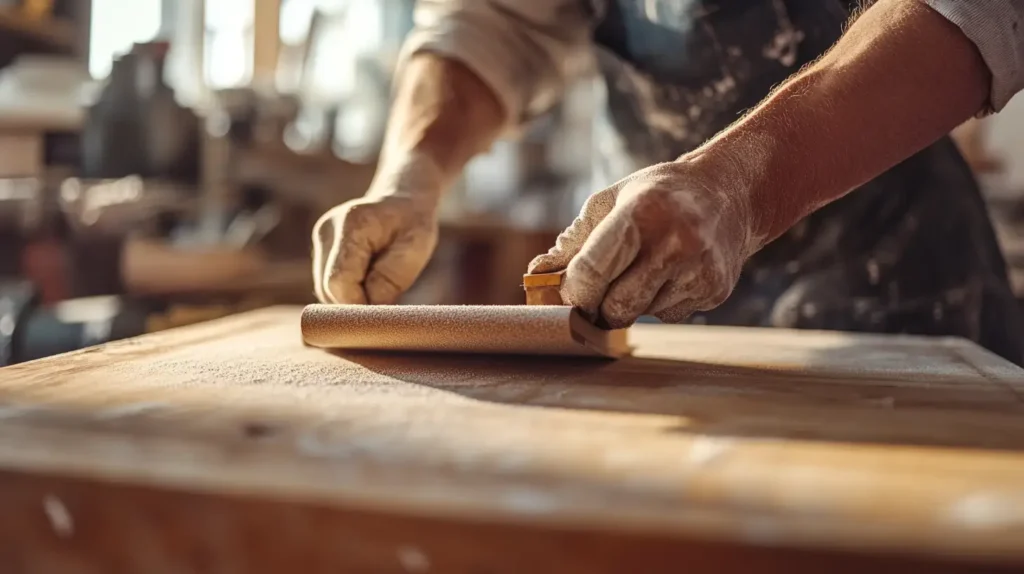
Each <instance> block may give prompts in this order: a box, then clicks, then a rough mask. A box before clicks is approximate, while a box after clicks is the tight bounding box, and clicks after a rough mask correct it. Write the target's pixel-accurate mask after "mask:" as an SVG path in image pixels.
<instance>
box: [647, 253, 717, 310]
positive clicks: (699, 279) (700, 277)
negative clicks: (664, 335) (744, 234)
mask: <svg viewBox="0 0 1024 574" xmlns="http://www.w3.org/2000/svg"><path fill="white" fill-rule="evenodd" d="M726 273H727V269H725V268H724V267H723V266H722V265H721V263H720V262H719V261H716V260H715V257H714V256H713V255H712V254H711V253H707V252H705V253H703V254H701V256H700V257H699V259H697V260H693V261H691V262H690V263H689V264H688V265H687V266H685V267H684V268H683V269H682V270H681V272H680V273H678V274H677V275H676V276H675V277H672V278H670V279H669V280H668V281H666V282H665V285H664V286H663V287H662V288H661V290H660V291H659V293H658V295H657V296H656V297H655V298H654V301H653V302H652V303H651V313H652V314H653V315H654V316H655V317H657V318H658V319H661V320H662V321H664V322H666V323H681V322H682V321H684V320H685V319H686V318H687V317H689V316H690V315H692V314H693V313H694V312H696V311H710V310H711V309H714V308H715V307H717V306H719V305H721V304H722V303H723V302H724V301H725V300H726V299H727V298H728V297H729V295H730V294H731V293H732V286H733V285H734V284H735V281H734V280H731V279H729V278H728V277H727V276H726V275H725V274H726Z"/></svg>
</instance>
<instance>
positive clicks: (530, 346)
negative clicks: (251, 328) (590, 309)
mask: <svg viewBox="0 0 1024 574" xmlns="http://www.w3.org/2000/svg"><path fill="white" fill-rule="evenodd" d="M563 275H564V271H558V272H555V273H545V274H533V275H531V274H527V275H524V276H523V287H524V289H525V290H526V302H527V304H526V305H525V306H524V305H309V306H307V307H306V308H305V310H303V312H302V338H303V341H305V342H306V344H308V345H312V346H314V347H325V348H333V349H348V350H353V349H362V350H390V351H427V352H456V353H494V354H522V355H562V356H602V357H609V358H618V357H622V356H623V355H626V354H628V353H629V344H628V342H627V339H628V337H627V330H626V329H618V330H614V331H608V330H604V329H600V328H598V327H596V326H594V325H593V324H591V323H590V322H589V321H587V320H586V319H585V318H584V317H583V316H582V315H581V314H580V312H579V311H577V310H575V309H573V308H571V307H569V306H565V305H562V298H561V296H560V295H559V294H558V288H559V286H561V284H562V276H563Z"/></svg>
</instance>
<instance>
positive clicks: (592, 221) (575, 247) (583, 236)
mask: <svg viewBox="0 0 1024 574" xmlns="http://www.w3.org/2000/svg"><path fill="white" fill-rule="evenodd" d="M618 189H619V184H616V185H614V186H612V187H609V188H607V189H604V190H602V191H599V192H597V193H595V194H594V195H591V196H590V197H589V198H588V199H587V202H586V203H584V204H583V209H581V210H580V214H579V216H577V217H576V219H575V220H574V221H573V222H572V225H570V226H569V227H567V228H566V229H565V231H563V232H562V233H560V234H559V235H558V239H557V240H556V241H555V246H554V247H552V248H551V249H549V250H548V252H547V253H545V254H543V255H538V256H537V257H535V258H534V259H533V261H531V262H530V264H529V265H528V266H527V268H526V271H527V272H528V273H552V272H554V271H560V270H562V269H565V268H566V267H568V266H569V262H570V261H572V258H573V257H575V256H576V254H577V253H579V252H580V249H582V248H583V245H584V244H585V243H586V242H587V238H589V237H590V234H591V233H593V231H594V229H595V228H596V227H597V226H598V224H599V223H601V222H602V221H603V220H604V218H605V217H607V215H608V214H609V213H611V211H612V208H613V207H615V198H616V196H617V195H618Z"/></svg>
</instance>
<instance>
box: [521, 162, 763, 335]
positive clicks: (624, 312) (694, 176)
mask: <svg viewBox="0 0 1024 574" xmlns="http://www.w3.org/2000/svg"><path fill="white" fill-rule="evenodd" d="M753 228H754V218H753V216H752V213H751V202H750V198H749V197H748V195H747V194H746V192H745V191H744V190H743V189H741V188H735V187H732V188H730V187H726V186H722V185H720V184H715V183H713V182H712V180H711V179H710V178H705V177H702V176H701V175H700V170H699V169H697V168H695V167H694V166H693V165H692V164H691V163H690V162H688V161H687V160H685V159H684V160H680V161H677V162H672V163H664V164H660V165H656V166H653V167H650V168H647V169H645V170H642V171H639V172H637V173H635V174H633V175H632V176H630V177H628V178H626V179H624V180H622V181H620V182H618V183H616V184H615V185H613V186H612V187H610V188H608V189H605V190H604V191H601V192H599V193H597V194H595V195H593V196H591V198H590V199H589V200H588V201H587V203H586V205H584V207H583V211H582V213H581V214H580V216H579V217H578V218H576V221H574V222H573V224H572V225H571V226H570V227H569V228H568V229H566V230H565V231H564V232H562V234H561V235H560V236H559V237H558V241H557V243H556V244H555V246H554V247H553V248H552V249H551V250H550V251H549V252H548V253H546V254H544V255H541V256H539V257H537V258H536V259H534V260H533V262H531V263H530V266H529V271H530V272H531V273H549V272H552V271H558V270H560V269H566V275H565V279H564V280H563V282H562V299H563V300H564V301H565V302H567V303H569V304H571V305H573V306H575V307H578V308H580V309H581V310H583V311H584V312H586V313H589V314H590V315H591V317H592V318H594V319H595V320H597V322H598V323H599V324H601V325H602V326H607V327H609V328H622V327H627V326H629V325H630V324H632V323H633V322H634V321H636V319H637V317H639V316H640V315H645V314H650V315H655V316H656V317H658V318H659V319H661V320H662V321H666V322H672V323H675V322H680V321H682V320H684V319H685V318H686V317H688V316H689V315H690V314H691V313H693V312H694V311H704V310H708V309H712V308H714V307H716V306H718V305H719V304H720V303H722V301H724V300H725V299H726V297H728V296H729V294H730V293H731V292H732V289H733V287H734V286H735V285H736V281H737V280H738V279H739V274H740V270H741V269H742V267H743V263H744V262H745V261H746V259H747V257H749V256H750V255H751V254H752V253H753V251H754V250H756V248H757V247H759V246H760V244H761V243H760V241H759V240H758V238H757V237H755V234H754V232H753Z"/></svg>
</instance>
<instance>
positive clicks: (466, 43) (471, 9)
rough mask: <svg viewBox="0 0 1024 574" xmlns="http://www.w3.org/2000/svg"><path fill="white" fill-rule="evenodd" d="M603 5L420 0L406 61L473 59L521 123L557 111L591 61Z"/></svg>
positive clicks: (553, 0) (592, 1) (590, 1)
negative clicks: (428, 56)
mask: <svg viewBox="0 0 1024 574" xmlns="http://www.w3.org/2000/svg"><path fill="white" fill-rule="evenodd" d="M595 5H596V0H419V1H418V2H417V4H416V12H415V24H416V25H415V28H414V29H413V31H412V33H411V34H410V36H409V38H408V39H407V40H406V43H405V45H404V47H403V54H402V60H401V62H404V61H406V60H407V59H408V58H409V57H411V56H412V55H414V54H416V53H419V52H432V53H435V54H440V55H442V56H445V57H448V58H452V59H454V60H458V61H459V62H461V63H463V64H465V65H466V66H467V67H469V69H470V70H472V71H473V72H474V73H475V74H476V75H477V76H479V77H480V79H481V80H483V81H484V83H486V84H487V85H488V86H489V87H490V88H491V89H492V90H494V93H495V95H497V97H498V99H499V100H500V101H501V103H502V104H503V105H504V107H505V109H506V111H507V112H508V118H509V121H510V124H511V125H510V126H509V127H514V126H517V125H520V124H522V123H524V122H526V121H528V120H530V119H532V118H534V117H536V116H537V115H539V114H542V113H544V112H545V111H547V110H548V109H550V108H551V107H552V106H553V105H554V104H555V103H556V102H557V101H558V100H559V98H561V96H562V93H563V92H564V90H565V87H566V85H567V84H568V82H569V80H570V79H571V78H572V77H573V76H575V75H577V74H579V73H582V72H584V71H585V70H586V69H587V67H588V66H589V65H590V58H591V50H590V33H591V28H592V25H593V21H594V18H595V11H596V9H595V8H594V6H595ZM401 62H400V64H399V73H401Z"/></svg>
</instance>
